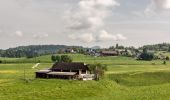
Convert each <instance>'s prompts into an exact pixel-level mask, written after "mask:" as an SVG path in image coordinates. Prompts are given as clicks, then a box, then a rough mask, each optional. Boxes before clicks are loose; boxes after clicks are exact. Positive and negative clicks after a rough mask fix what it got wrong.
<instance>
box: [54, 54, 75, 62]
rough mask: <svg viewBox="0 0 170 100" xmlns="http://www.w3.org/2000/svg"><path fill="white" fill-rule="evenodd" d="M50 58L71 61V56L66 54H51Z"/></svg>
mask: <svg viewBox="0 0 170 100" xmlns="http://www.w3.org/2000/svg"><path fill="white" fill-rule="evenodd" d="M51 60H52V61H53V62H72V61H73V60H72V58H71V57H70V56H68V55H61V56H60V55H52V56H51Z"/></svg>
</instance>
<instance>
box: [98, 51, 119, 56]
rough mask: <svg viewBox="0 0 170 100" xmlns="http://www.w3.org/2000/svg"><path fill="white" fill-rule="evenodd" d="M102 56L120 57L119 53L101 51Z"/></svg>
mask: <svg viewBox="0 0 170 100" xmlns="http://www.w3.org/2000/svg"><path fill="white" fill-rule="evenodd" d="M101 55H102V56H118V55H119V53H118V52H117V51H101Z"/></svg>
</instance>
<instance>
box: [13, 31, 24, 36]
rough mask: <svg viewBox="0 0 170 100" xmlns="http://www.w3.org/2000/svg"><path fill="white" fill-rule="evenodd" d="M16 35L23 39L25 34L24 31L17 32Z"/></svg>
mask: <svg viewBox="0 0 170 100" xmlns="http://www.w3.org/2000/svg"><path fill="white" fill-rule="evenodd" d="M15 35H16V36H18V37H23V35H24V34H23V33H22V31H16V32H15Z"/></svg>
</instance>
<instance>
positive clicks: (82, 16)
mask: <svg viewBox="0 0 170 100" xmlns="http://www.w3.org/2000/svg"><path fill="white" fill-rule="evenodd" d="M115 6H119V3H117V2H116V1H115V0H80V1H79V3H78V6H77V8H75V9H72V10H71V11H69V12H68V15H67V16H69V17H68V20H69V23H70V26H69V27H70V28H71V29H75V30H83V29H94V28H99V27H101V26H103V24H104V19H105V18H107V17H108V16H109V15H110V14H111V13H112V8H113V7H115Z"/></svg>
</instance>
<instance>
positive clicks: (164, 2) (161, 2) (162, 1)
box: [152, 0, 170, 9]
mask: <svg viewBox="0 0 170 100" xmlns="http://www.w3.org/2000/svg"><path fill="white" fill-rule="evenodd" d="M152 3H153V4H154V5H155V7H156V8H157V9H170V0H153V1H152Z"/></svg>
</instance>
